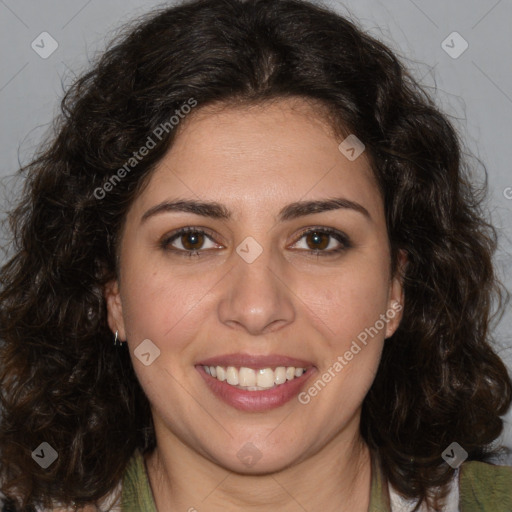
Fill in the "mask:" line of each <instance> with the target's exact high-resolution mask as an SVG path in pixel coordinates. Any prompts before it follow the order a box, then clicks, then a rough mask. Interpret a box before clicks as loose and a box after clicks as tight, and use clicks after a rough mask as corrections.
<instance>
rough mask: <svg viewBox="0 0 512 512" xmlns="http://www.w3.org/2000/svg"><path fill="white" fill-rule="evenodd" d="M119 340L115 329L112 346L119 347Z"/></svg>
mask: <svg viewBox="0 0 512 512" xmlns="http://www.w3.org/2000/svg"><path fill="white" fill-rule="evenodd" d="M120 346H121V342H120V341H119V331H116V335H115V337H114V347H120Z"/></svg>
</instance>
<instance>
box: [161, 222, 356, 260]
mask: <svg viewBox="0 0 512 512" xmlns="http://www.w3.org/2000/svg"><path fill="white" fill-rule="evenodd" d="M189 233H194V234H199V235H206V236H207V237H208V238H210V240H211V241H212V242H214V240H213V236H212V234H211V233H209V232H208V231H206V230H204V229H200V228H193V227H185V228H181V229H179V230H178V231H176V232H175V233H173V234H172V235H171V236H169V237H166V238H164V239H163V240H162V241H161V242H160V247H161V249H163V250H166V251H171V252H174V253H176V254H178V255H180V256H183V257H186V258H191V257H194V256H197V257H200V256H201V252H202V251H203V249H198V250H195V251H189V250H183V249H175V248H171V247H170V244H171V243H172V242H174V241H175V240H177V239H178V238H180V237H181V236H183V235H186V234H189ZM311 233H319V234H324V235H328V236H330V237H332V238H334V239H335V240H337V241H338V242H339V243H340V244H341V247H339V248H338V249H331V250H329V251H326V250H322V249H310V250H306V252H309V253H310V254H311V255H314V256H322V257H330V256H335V255H337V254H339V253H341V252H344V251H346V250H347V249H350V248H351V247H352V244H351V242H350V240H349V238H348V236H347V235H345V234H344V233H342V232H341V231H338V230H336V229H333V228H322V227H313V228H307V229H305V230H304V231H302V232H301V234H300V236H299V237H298V238H297V240H296V241H295V242H294V244H296V243H297V242H298V241H299V240H300V239H301V238H303V237H304V236H306V235H309V234H311ZM328 245H329V244H328Z"/></svg>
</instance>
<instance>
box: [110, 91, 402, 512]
mask: <svg viewBox="0 0 512 512" xmlns="http://www.w3.org/2000/svg"><path fill="white" fill-rule="evenodd" d="M341 140H342V139H340V138H339V137H336V136H335V135H334V134H333V132H332V130H331V129H330V128H329V125H328V124H327V123H326V122H325V121H324V120H323V119H322V117H321V116H320V115H319V109H318V107H316V108H315V106H314V105H312V104H309V103H306V102H305V101H304V100H300V99H294V100H292V99H287V100H279V101H276V102H273V103H267V104H263V105H257V106H252V107H236V108H235V107H226V108H223V109H219V108H217V109H215V110H214V109H212V108H204V109H198V110H197V111H196V112H195V113H194V114H193V115H190V116H189V117H188V119H186V121H184V122H183V125H182V126H180V132H179V134H178V137H177V139H176V141H175V143H174V145H173V147H172V148H171V150H170V151H169V152H168V154H167V155H166V156H165V157H164V159H163V160H162V161H161V162H160V164H159V165H158V167H157V168H156V169H155V171H154V173H153V174H152V176H151V178H150V180H149V182H148V185H147V186H146V187H145V188H144V189H143V191H142V193H141V194H140V195H139V196H138V197H137V199H136V200H135V201H134V203H133V204H132V206H131V207H130V209H129V212H128V213H127V217H126V222H125V225H124V228H123V232H122V236H121V241H120V247H119V254H120V273H119V279H118V281H115V282H112V283H110V284H109V286H108V287H107V289H106V299H107V306H108V313H109V324H110V327H111V328H112V331H113V332H115V331H116V330H118V331H119V336H120V339H121V340H127V343H128V345H129V349H130V353H131V354H132V359H133V364H134V368H135V371H136V373H137V376H138V379H139V380H140V383H141V385H142V387H143V389H144V391H145V393H146V394H147V396H148V398H149V400H150V403H151V404H152V414H153V419H154V424H155V432H156V438H157V448H156V450H155V451H154V452H153V453H152V454H151V455H149V456H147V458H146V466H147V469H148V473H149V477H150V483H151V487H152V491H153V494H154V496H155V501H156V504H157V507H158V510H160V511H163V510H194V509H193V508H192V507H195V509H197V510H198V511H200V510H208V511H211V512H217V511H221V510H222V511H224V510H240V511H242V510H244V511H246V510H250V511H268V510H280V511H285V512H292V511H293V512H295V511H303V510H324V511H326V512H328V511H333V512H334V511H337V512H339V511H352V512H358V511H366V510H367V507H368V504H369V495H370V481H371V466H370V458H369V451H368V448H367V447H366V445H365V444H364V442H363V441H362V440H361V437H360V434H359V423H360V414H361V405H362V402H363V399H364V397H365V395H366V393H367V392H368V390H369V388H370V386H371V384H372V382H373V380H374V377H375V374H376V371H377V367H378V364H379V361H380V356H381V352H382V348H383V345H384V343H385V338H387V337H389V336H391V335H392V334H393V332H394V331H395V330H396V328H397V327H398V324H399V321H400V318H401V315H400V313H396V315H395V317H394V318H393V319H390V320H389V321H388V322H387V324H386V326H385V328H384V329H381V330H380V331H379V333H378V334H377V335H375V336H374V337H373V338H371V340H370V341H369V342H368V344H367V345H366V346H364V347H363V349H362V350H361V351H360V352H359V353H358V354H357V355H355V356H354V357H353V359H352V360H351V361H350V362H349V363H348V364H347V365H346V366H344V368H343V370H342V371H340V372H338V373H336V377H335V378H333V379H332V380H331V382H329V383H328V384H327V385H326V386H325V387H324V388H323V389H322V390H321V391H320V392H319V393H318V395H317V396H315V397H313V398H311V401H310V402H309V403H308V404H305V405H304V404H301V403H300V402H299V401H298V400H297V399H296V398H294V399H292V400H291V401H290V402H288V403H286V404H285V405H283V406H281V407H278V408H275V409H273V410H270V411H266V412H259V413H255V412H243V411H240V410H237V409H234V408H232V407H230V406H229V405H227V404H225V403H224V402H222V401H220V400H219V399H217V398H216V397H215V395H213V394H212V393H211V392H210V390H209V389H208V388H207V386H206V385H205V383H204V381H203V379H202V378H201V376H200V375H199V373H198V372H197V371H196V369H195V366H194V365H195V364H196V363H198V362H199V361H200V360H202V359H206V358H208V357H212V356H216V355H221V354H226V353H233V352H244V353H250V354H256V355H267V354H273V353H274V354H275V353H277V354H284V355H290V356H293V357H298V358H301V359H305V360H307V361H311V362H312V363H313V364H314V365H315V367H316V370H315V371H316V372H317V375H313V376H312V377H311V378H310V380H309V383H310V384H311V383H313V382H314V381H315V380H317V378H318V377H320V376H321V375H322V374H323V373H325V372H326V371H327V370H328V368H330V367H332V365H333V364H334V362H335V361H336V360H337V357H338V356H340V355H343V354H345V352H346V351H347V350H348V349H349V348H350V346H351V343H352V342H353V340H355V339H356V337H357V335H358V334H359V333H361V332H362V331H364V329H365V328H368V327H370V326H374V324H375V322H376V320H378V319H379V316H380V315H381V314H385V313H386V312H387V311H389V310H390V309H393V305H395V307H396V304H397V302H398V303H403V291H402V286H401V282H400V280H399V279H398V278H397V277H393V276H391V274H390V253H389V242H388V236H387V231H386V224H385V216H384V206H383V201H382V198H381V196H380V194H379V191H378V189H377V185H376V183H375V180H374V178H373V175H372V173H371V170H370V165H369V161H368V160H367V158H366V156H365V153H363V154H362V155H361V156H360V157H359V158H357V159H356V160H354V161H349V160H348V159H347V158H346V157H345V156H344V155H343V154H342V153H341V152H340V151H339V150H338V144H339V143H340V142H341ZM331 197H345V198H347V199H350V200H351V201H354V202H357V203H359V204H360V205H362V206H363V207H364V208H365V209H366V210H367V211H368V213H369V217H370V218H367V217H366V216H365V215H363V214H361V213H360V212H358V211H356V210H353V209H348V208H342V209H336V210H331V211H326V212H320V213H314V214H310V215H307V216H304V217H300V218H296V219H293V220H289V221H283V222H278V221H277V220H276V219H277V215H278V212H279V211H280V209H281V208H283V207H284V206H285V205H287V204H289V203H292V202H294V201H298V200H325V199H328V198H331ZM173 199H196V200H208V201H217V202H219V203H222V204H224V205H225V206H226V207H227V208H229V209H230V210H231V211H232V212H233V217H232V219H230V220H220V219H212V218H206V217H202V216H198V215H195V214H193V213H185V212H165V213H159V214H156V215H154V216H151V217H149V218H148V219H147V220H145V221H141V217H142V216H143V215H144V213H145V212H146V211H148V210H149V209H150V208H152V207H154V206H155V205H157V204H159V203H161V202H162V201H166V200H173ZM185 226H192V227H196V228H207V229H208V230H209V231H210V232H211V233H212V234H213V235H214V236H213V240H211V239H209V238H208V237H207V236H205V237H204V239H203V242H202V245H201V242H199V243H197V241H194V240H192V241H191V240H190V237H187V235H184V236H182V237H181V238H180V237H179V238H178V239H176V240H175V241H174V242H173V243H172V245H171V246H170V247H171V248H172V247H174V248H175V249H176V250H180V249H181V250H182V251H185V247H189V248H190V247H191V244H192V248H200V249H202V253H201V256H199V257H198V256H193V257H182V256H180V255H179V254H178V253H173V252H172V251H171V250H170V247H169V246H167V248H162V247H161V246H160V245H159V241H160V240H162V239H165V238H166V236H167V237H168V236H169V235H171V234H173V232H175V231H176V230H178V229H179V228H182V227H185ZM308 227H316V228H334V229H337V230H339V231H341V232H342V233H345V234H346V235H347V236H348V237H349V239H350V241H351V247H348V248H345V250H344V251H342V252H340V253H338V254H335V255H332V256H324V257H322V256H315V255H314V254H311V253H310V252H308V250H309V251H311V250H312V249H314V248H315V243H318V242H315V240H314V238H313V237H312V236H311V235H309V236H308V235H306V236H301V232H302V230H304V228H308ZM248 236H251V237H253V238H254V239H255V240H256V241H257V242H258V243H259V245H260V246H261V247H262V249H263V252H262V253H261V255H260V256H259V257H258V258H257V259H256V260H255V261H254V262H252V263H247V262H246V261H244V259H242V258H241V257H240V256H239V255H238V253H237V252H236V248H237V246H238V245H239V244H240V243H241V242H242V241H243V240H244V239H245V238H246V237H248ZM324 237H326V238H325V239H324V238H322V241H325V244H324V246H323V247H324V249H323V250H324V251H330V250H332V249H335V248H338V247H340V246H341V245H342V244H340V243H339V242H338V241H337V240H336V239H335V238H333V237H329V236H328V235H324ZM187 244H188V245H187ZM193 244H195V245H193ZM189 250H190V249H189ZM145 339H150V340H151V341H152V342H153V343H154V344H155V345H156V346H158V348H159V349H160V351H161V353H160V357H158V358H157V359H156V360H155V361H154V362H153V363H152V364H151V365H149V366H144V365H143V364H141V362H140V361H139V360H138V359H137V358H135V357H134V356H133V351H134V350H135V348H136V347H137V346H138V345H139V344H140V343H141V342H142V340H145ZM308 385H309V384H308ZM248 442H251V443H253V444H254V445H255V446H256V447H257V449H258V450H259V452H260V454H261V458H260V460H258V461H257V463H255V464H254V465H253V466H250V467H249V466H247V465H245V464H244V463H243V462H242V461H241V460H240V459H239V458H238V457H237V452H238V451H239V450H240V449H241V448H242V447H243V446H244V445H246V443H248ZM198 490H199V491H198Z"/></svg>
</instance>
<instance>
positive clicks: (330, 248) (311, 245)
mask: <svg viewBox="0 0 512 512" xmlns="http://www.w3.org/2000/svg"><path fill="white" fill-rule="evenodd" d="M302 239H304V241H305V247H302V249H304V250H306V252H309V253H310V254H314V255H317V256H333V255H336V254H338V253H341V252H343V251H345V250H347V249H349V248H350V247H352V243H351V242H350V239H349V238H348V236H347V235H345V234H344V233H342V232H341V231H338V230H337V229H332V228H313V229H308V230H306V231H303V232H302V234H301V236H300V238H299V239H298V240H297V242H296V243H295V244H296V245H297V244H299V242H300V241H301V240H302Z"/></svg>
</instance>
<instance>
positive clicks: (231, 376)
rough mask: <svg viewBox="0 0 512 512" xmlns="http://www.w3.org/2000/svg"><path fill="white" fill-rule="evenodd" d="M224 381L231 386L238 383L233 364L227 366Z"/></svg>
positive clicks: (236, 372)
mask: <svg viewBox="0 0 512 512" xmlns="http://www.w3.org/2000/svg"><path fill="white" fill-rule="evenodd" d="M226 381H227V383H228V384H231V385H232V386H236V385H238V384H239V383H240V382H239V380H238V370H237V369H236V368H235V367H234V366H228V367H227V369H226Z"/></svg>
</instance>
